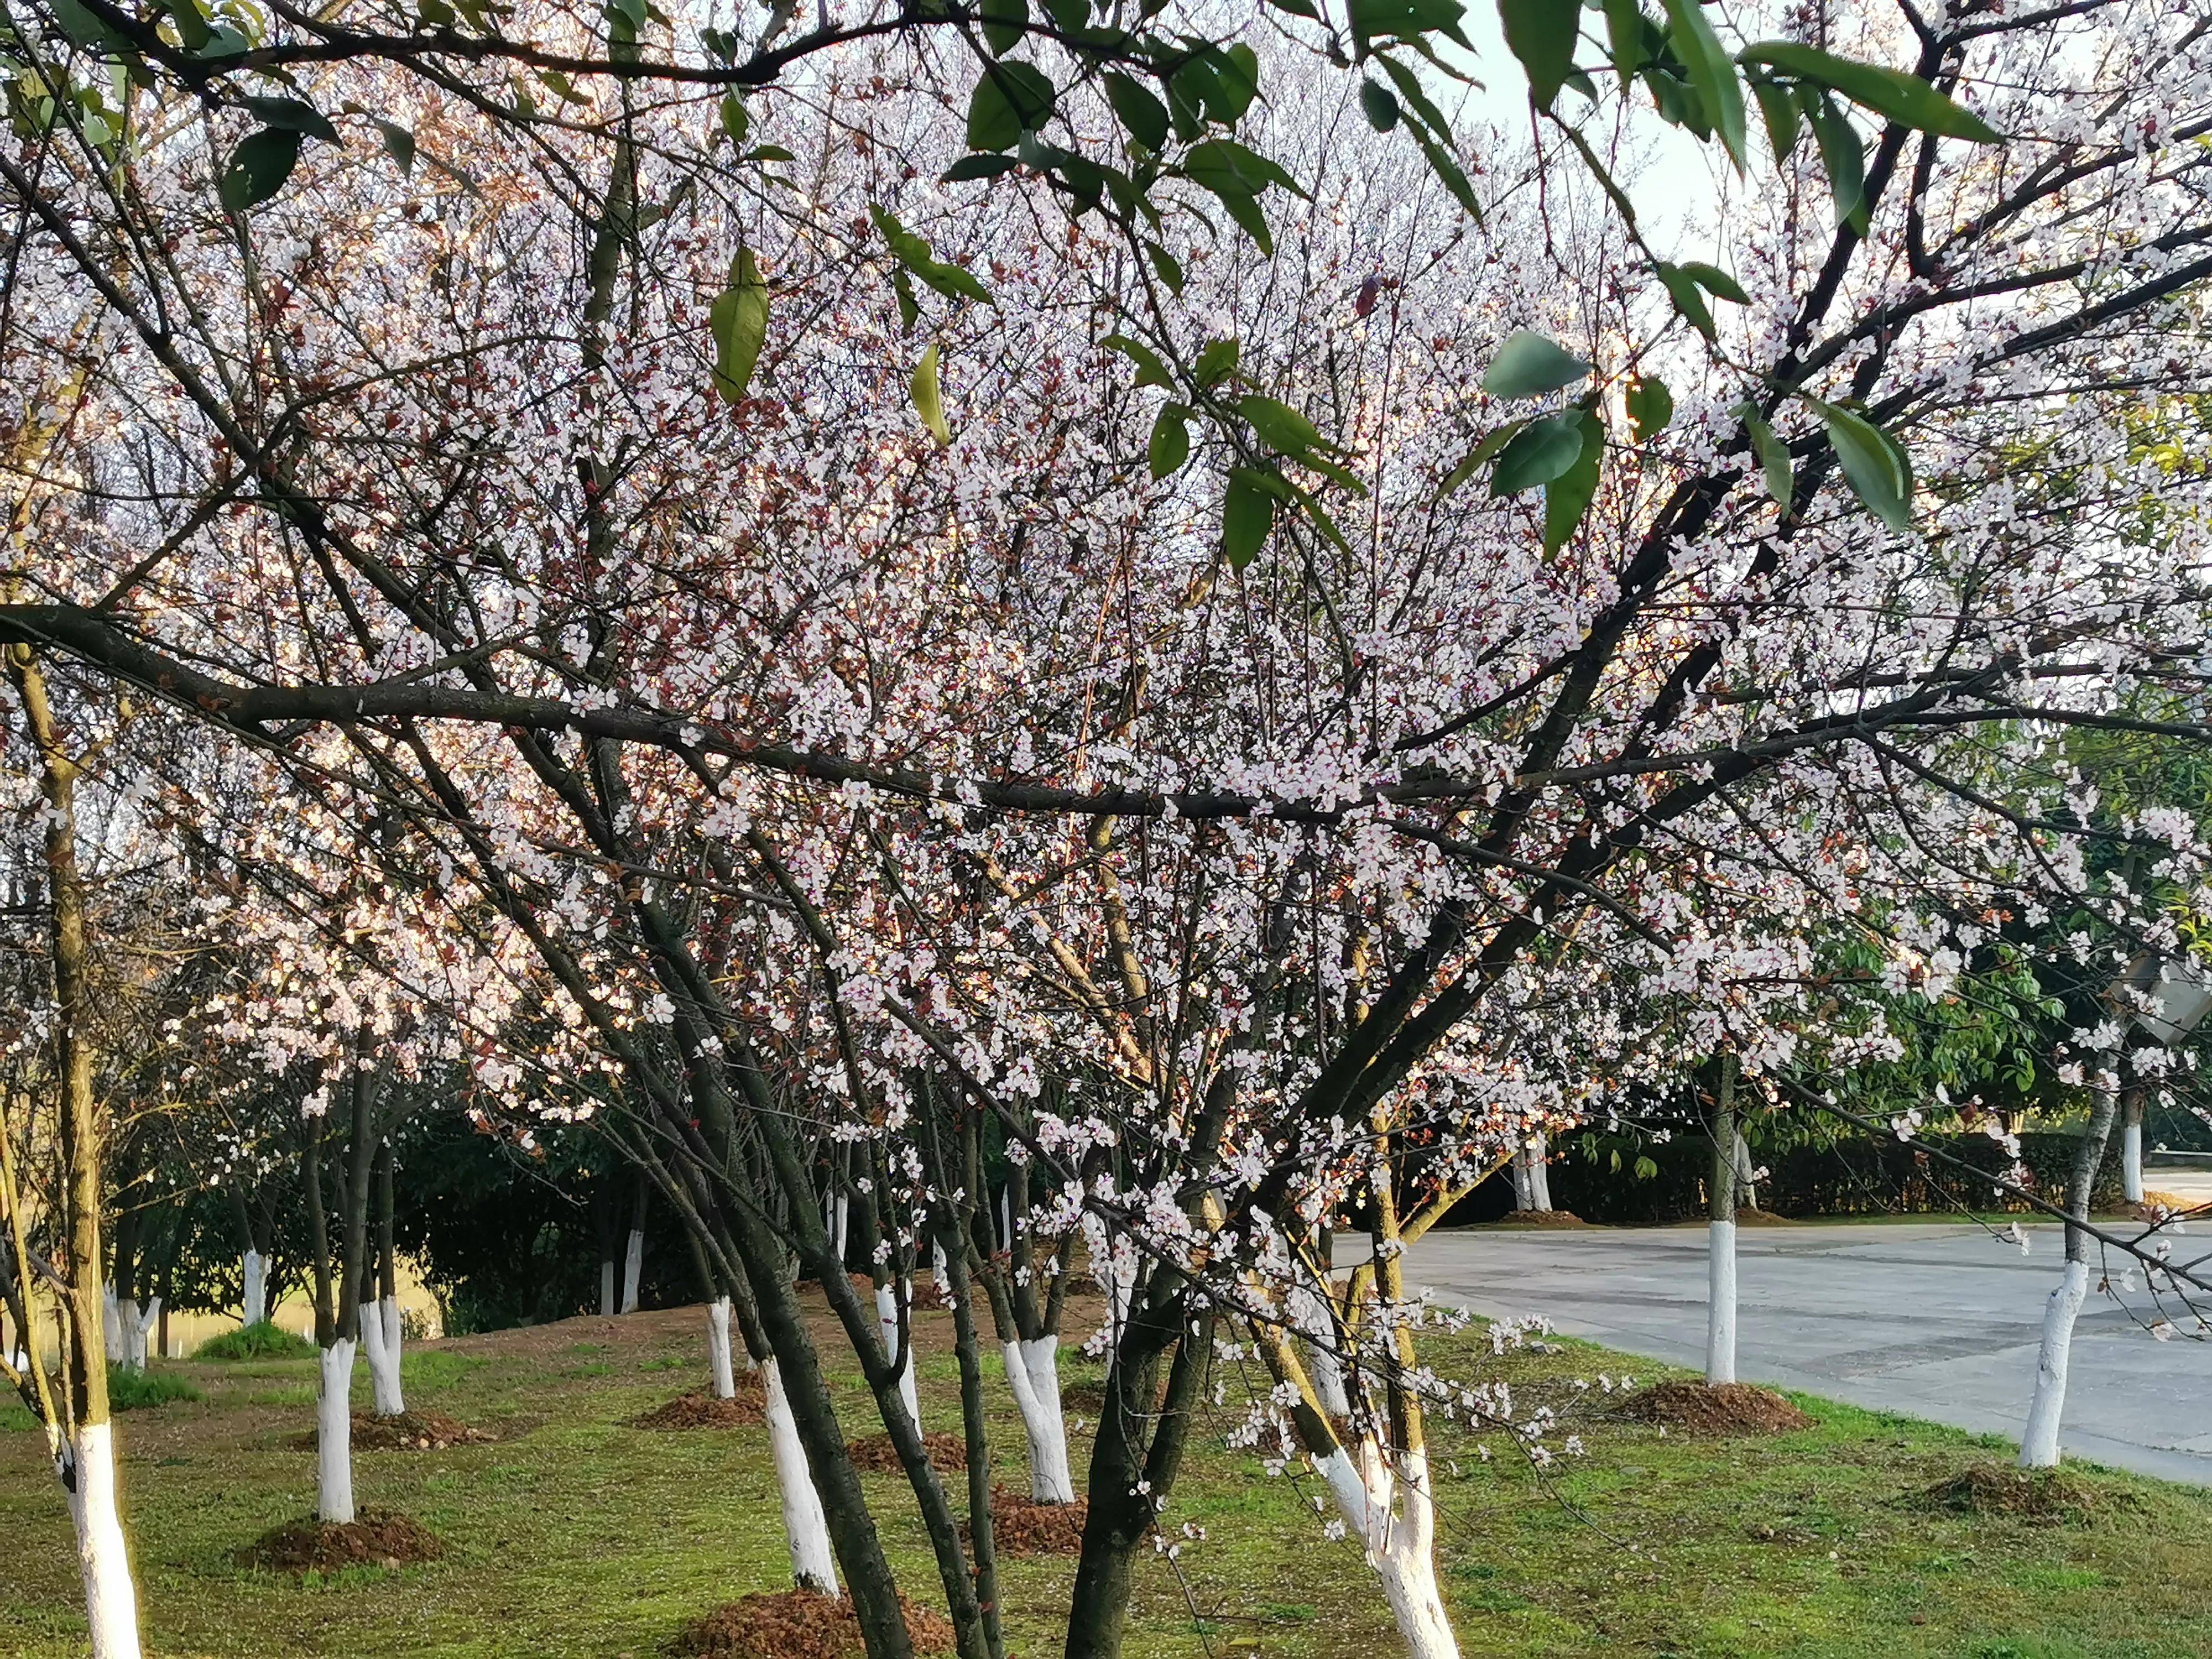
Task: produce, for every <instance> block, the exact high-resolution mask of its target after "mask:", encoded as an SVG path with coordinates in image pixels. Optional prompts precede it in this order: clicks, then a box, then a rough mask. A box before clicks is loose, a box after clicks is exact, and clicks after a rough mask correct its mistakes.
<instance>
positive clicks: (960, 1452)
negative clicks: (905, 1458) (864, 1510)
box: [845, 1434, 968, 1474]
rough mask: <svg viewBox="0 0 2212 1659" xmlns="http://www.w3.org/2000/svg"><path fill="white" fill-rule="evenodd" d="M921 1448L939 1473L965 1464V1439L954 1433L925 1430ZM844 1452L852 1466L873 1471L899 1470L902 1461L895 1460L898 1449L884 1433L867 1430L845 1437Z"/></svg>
mask: <svg viewBox="0 0 2212 1659" xmlns="http://www.w3.org/2000/svg"><path fill="white" fill-rule="evenodd" d="M921 1444H922V1449H923V1450H925V1451H927V1453H928V1454H929V1467H930V1468H933V1469H935V1470H936V1471H937V1472H938V1473H939V1474H956V1473H957V1472H958V1471H960V1470H962V1469H964V1468H967V1467H968V1443H967V1442H966V1441H965V1440H963V1439H962V1438H961V1437H959V1436H958V1435H957V1434H925V1435H923V1436H922V1437H921ZM845 1451H846V1454H847V1455H848V1456H849V1457H851V1458H852V1460H853V1467H854V1468H856V1469H867V1470H869V1471H871V1472H872V1473H873V1474H904V1473H905V1472H906V1465H905V1464H903V1463H902V1462H899V1455H898V1449H897V1448H896V1446H894V1445H892V1444H891V1437H890V1436H889V1435H887V1434H871V1435H866V1436H864V1437H862V1438H860V1439H858V1440H854V1441H848V1443H846V1446H845Z"/></svg>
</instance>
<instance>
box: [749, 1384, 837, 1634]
mask: <svg viewBox="0 0 2212 1659" xmlns="http://www.w3.org/2000/svg"><path fill="white" fill-rule="evenodd" d="M761 1372H762V1379H763V1389H764V1390H765V1391H766V1394H767V1396H768V1401H767V1411H766V1413H765V1415H766V1417H767V1419H768V1449H769V1458H770V1459H771V1460H772V1461H773V1462H775V1487H776V1495H777V1497H778V1498H780V1499H781V1502H782V1504H783V1533H784V1538H785V1541H786V1542H787V1543H788V1544H789V1546H790V1548H791V1579H792V1582H793V1583H794V1584H797V1585H798V1586H799V1588H800V1589H817V1590H820V1591H822V1592H823V1594H824V1595H836V1594H838V1589H837V1558H836V1555H835V1554H834V1553H831V1551H830V1548H829V1521H828V1520H827V1518H826V1517H824V1516H823V1513H822V1498H821V1494H820V1493H818V1492H816V1491H815V1490H814V1477H813V1475H812V1474H811V1473H810V1472H809V1471H808V1469H807V1467H806V1449H805V1447H804V1446H802V1445H801V1444H800V1443H799V1424H798V1421H797V1419H794V1418H793V1416H792V1414H791V1401H790V1400H789V1399H788V1398H787V1397H786V1395H785V1394H784V1392H783V1373H782V1372H781V1370H778V1369H777V1368H776V1363H775V1360H774V1359H768V1360H764V1361H763V1362H762V1364H761Z"/></svg>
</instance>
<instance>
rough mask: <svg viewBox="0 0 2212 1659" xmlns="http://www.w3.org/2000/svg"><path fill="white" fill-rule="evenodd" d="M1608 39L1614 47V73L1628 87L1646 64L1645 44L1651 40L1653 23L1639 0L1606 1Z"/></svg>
mask: <svg viewBox="0 0 2212 1659" xmlns="http://www.w3.org/2000/svg"><path fill="white" fill-rule="evenodd" d="M1605 32H1606V39H1607V40H1608V41H1609V42H1610V43H1611V44H1612V46H1613V72H1614V73H1615V74H1617V75H1618V76H1620V81H1621V85H1622V86H1623V87H1626V85H1627V84H1628V82H1631V81H1632V80H1634V79H1635V78H1636V72H1637V71H1638V70H1640V69H1642V68H1643V67H1644V64H1645V62H1646V61H1647V54H1646V52H1645V50H1644V42H1645V41H1646V40H1648V39H1649V38H1650V34H1651V23H1650V19H1648V18H1646V17H1645V16H1644V8H1643V7H1642V6H1640V5H1638V3H1637V0H1605Z"/></svg>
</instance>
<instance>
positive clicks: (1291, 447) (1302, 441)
mask: <svg viewBox="0 0 2212 1659" xmlns="http://www.w3.org/2000/svg"><path fill="white" fill-rule="evenodd" d="M1237 413H1238V414H1240V415H1242V416H1243V417H1244V418H1245V420H1246V421H1248V422H1250V423H1251V427H1252V430H1253V431H1254V432H1255V433H1257V434H1258V435H1259V438H1260V441H1261V442H1262V443H1264V444H1266V445H1267V447H1268V448H1270V449H1272V450H1273V451H1274V452H1275V453H1277V454H1279V455H1288V456H1291V457H1292V458H1293V459H1303V458H1304V456H1305V455H1306V454H1307V453H1309V452H1310V451H1312V450H1316V449H1326V448H1328V447H1329V446H1328V444H1327V443H1326V442H1325V441H1323V439H1322V435H1321V428H1319V427H1317V426H1316V425H1315V424H1314V423H1313V422H1311V421H1310V420H1308V419H1307V418H1306V417H1305V416H1303V415H1301V414H1299V413H1298V411H1297V410H1295V409H1292V408H1291V406H1290V405H1289V404H1282V403H1277V402H1276V401H1275V400H1274V399H1273V398H1262V397H1259V396H1256V395H1254V396H1250V397H1245V398H1238V399H1237Z"/></svg>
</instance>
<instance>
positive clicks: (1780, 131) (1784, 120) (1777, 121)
mask: <svg viewBox="0 0 2212 1659" xmlns="http://www.w3.org/2000/svg"><path fill="white" fill-rule="evenodd" d="M1751 95H1752V96H1753V97H1754V98H1756V99H1757V100H1759V118H1760V119H1762V120H1764V121H1765V123H1766V142H1767V143H1770V144H1771V145H1773V146H1774V159H1775V160H1776V161H1787V160H1788V159H1789V157H1790V152H1791V151H1792V150H1794V149H1796V148H1797V129H1798V120H1797V100H1796V99H1795V98H1792V97H1791V96H1790V89H1789V88H1787V87H1783V86H1778V85H1776V84H1775V83H1774V82H1771V81H1770V80H1768V79H1767V78H1766V77H1765V76H1763V75H1760V76H1753V78H1752V82H1751Z"/></svg>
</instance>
